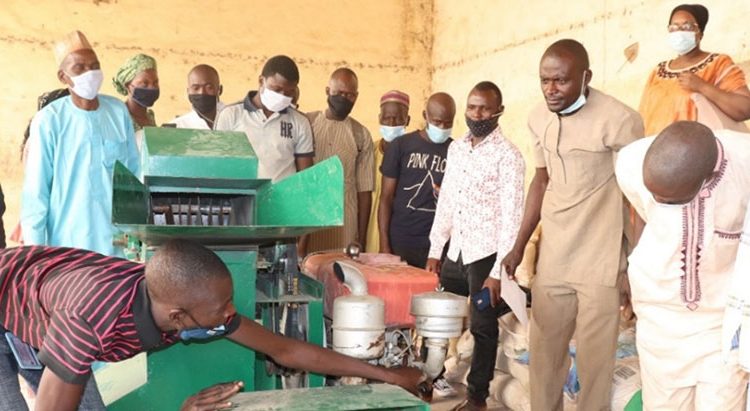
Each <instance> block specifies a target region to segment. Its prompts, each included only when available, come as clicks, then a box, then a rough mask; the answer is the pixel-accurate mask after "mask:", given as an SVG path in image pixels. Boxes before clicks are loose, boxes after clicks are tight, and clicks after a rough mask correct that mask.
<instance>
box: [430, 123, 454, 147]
mask: <svg viewBox="0 0 750 411" xmlns="http://www.w3.org/2000/svg"><path fill="white" fill-rule="evenodd" d="M452 130H453V129H452V128H440V127H436V126H433V125H432V124H430V123H427V128H426V129H425V131H426V132H427V137H429V138H430V140H431V141H432V142H433V143H435V144H442V143H445V142H446V141H447V140H448V139H449V138H450V136H451V131H452Z"/></svg>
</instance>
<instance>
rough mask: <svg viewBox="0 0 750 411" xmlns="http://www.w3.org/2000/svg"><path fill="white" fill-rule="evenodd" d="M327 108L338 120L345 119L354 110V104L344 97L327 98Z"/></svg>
mask: <svg viewBox="0 0 750 411" xmlns="http://www.w3.org/2000/svg"><path fill="white" fill-rule="evenodd" d="M328 108H329V109H331V112H332V113H333V115H335V116H336V117H338V118H346V116H348V115H349V113H351V112H352V109H353V108H354V103H352V102H351V101H349V99H347V98H346V97H344V96H339V95H335V96H328Z"/></svg>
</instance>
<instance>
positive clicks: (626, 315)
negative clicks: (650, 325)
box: [620, 274, 635, 321]
mask: <svg viewBox="0 0 750 411" xmlns="http://www.w3.org/2000/svg"><path fill="white" fill-rule="evenodd" d="M631 298H632V295H631V293H630V280H629V279H628V275H627V274H623V275H622V276H621V278H620V315H622V318H623V319H624V320H626V321H630V320H632V319H633V318H635V312H633V304H632V301H631Z"/></svg>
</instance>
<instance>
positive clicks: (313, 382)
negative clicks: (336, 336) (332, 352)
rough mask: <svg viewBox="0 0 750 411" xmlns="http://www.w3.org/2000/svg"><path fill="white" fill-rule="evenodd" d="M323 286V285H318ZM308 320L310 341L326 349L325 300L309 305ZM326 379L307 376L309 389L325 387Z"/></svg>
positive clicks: (317, 375) (320, 376)
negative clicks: (324, 337) (324, 339)
mask: <svg viewBox="0 0 750 411" xmlns="http://www.w3.org/2000/svg"><path fill="white" fill-rule="evenodd" d="M317 284H318V285H320V286H321V288H322V284H320V283H317ZM307 318H309V321H310V328H309V329H308V330H307V338H308V341H309V342H311V343H313V344H315V345H319V346H321V347H324V346H325V344H324V342H325V341H323V336H324V334H325V324H324V323H323V300H315V301H311V302H310V303H309V304H308V305H307ZM325 382H326V378H325V376H324V375H321V374H314V373H310V374H308V376H307V385H308V387H322V386H324V385H325Z"/></svg>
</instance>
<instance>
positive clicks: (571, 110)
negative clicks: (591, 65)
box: [558, 71, 586, 115]
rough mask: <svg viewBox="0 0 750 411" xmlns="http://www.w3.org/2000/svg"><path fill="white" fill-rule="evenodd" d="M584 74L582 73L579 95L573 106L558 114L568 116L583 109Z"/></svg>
mask: <svg viewBox="0 0 750 411" xmlns="http://www.w3.org/2000/svg"><path fill="white" fill-rule="evenodd" d="M585 80H586V72H585V71H584V72H583V77H582V79H581V95H580V96H578V99H577V100H576V101H574V102H573V104H571V105H569V106H568V108H566V109H564V110H560V111H559V112H558V114H563V115H564V114H570V113H574V112H575V111H576V110H578V109H580V108H581V107H583V105H584V104H586V94H585V92H586V81H585Z"/></svg>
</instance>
